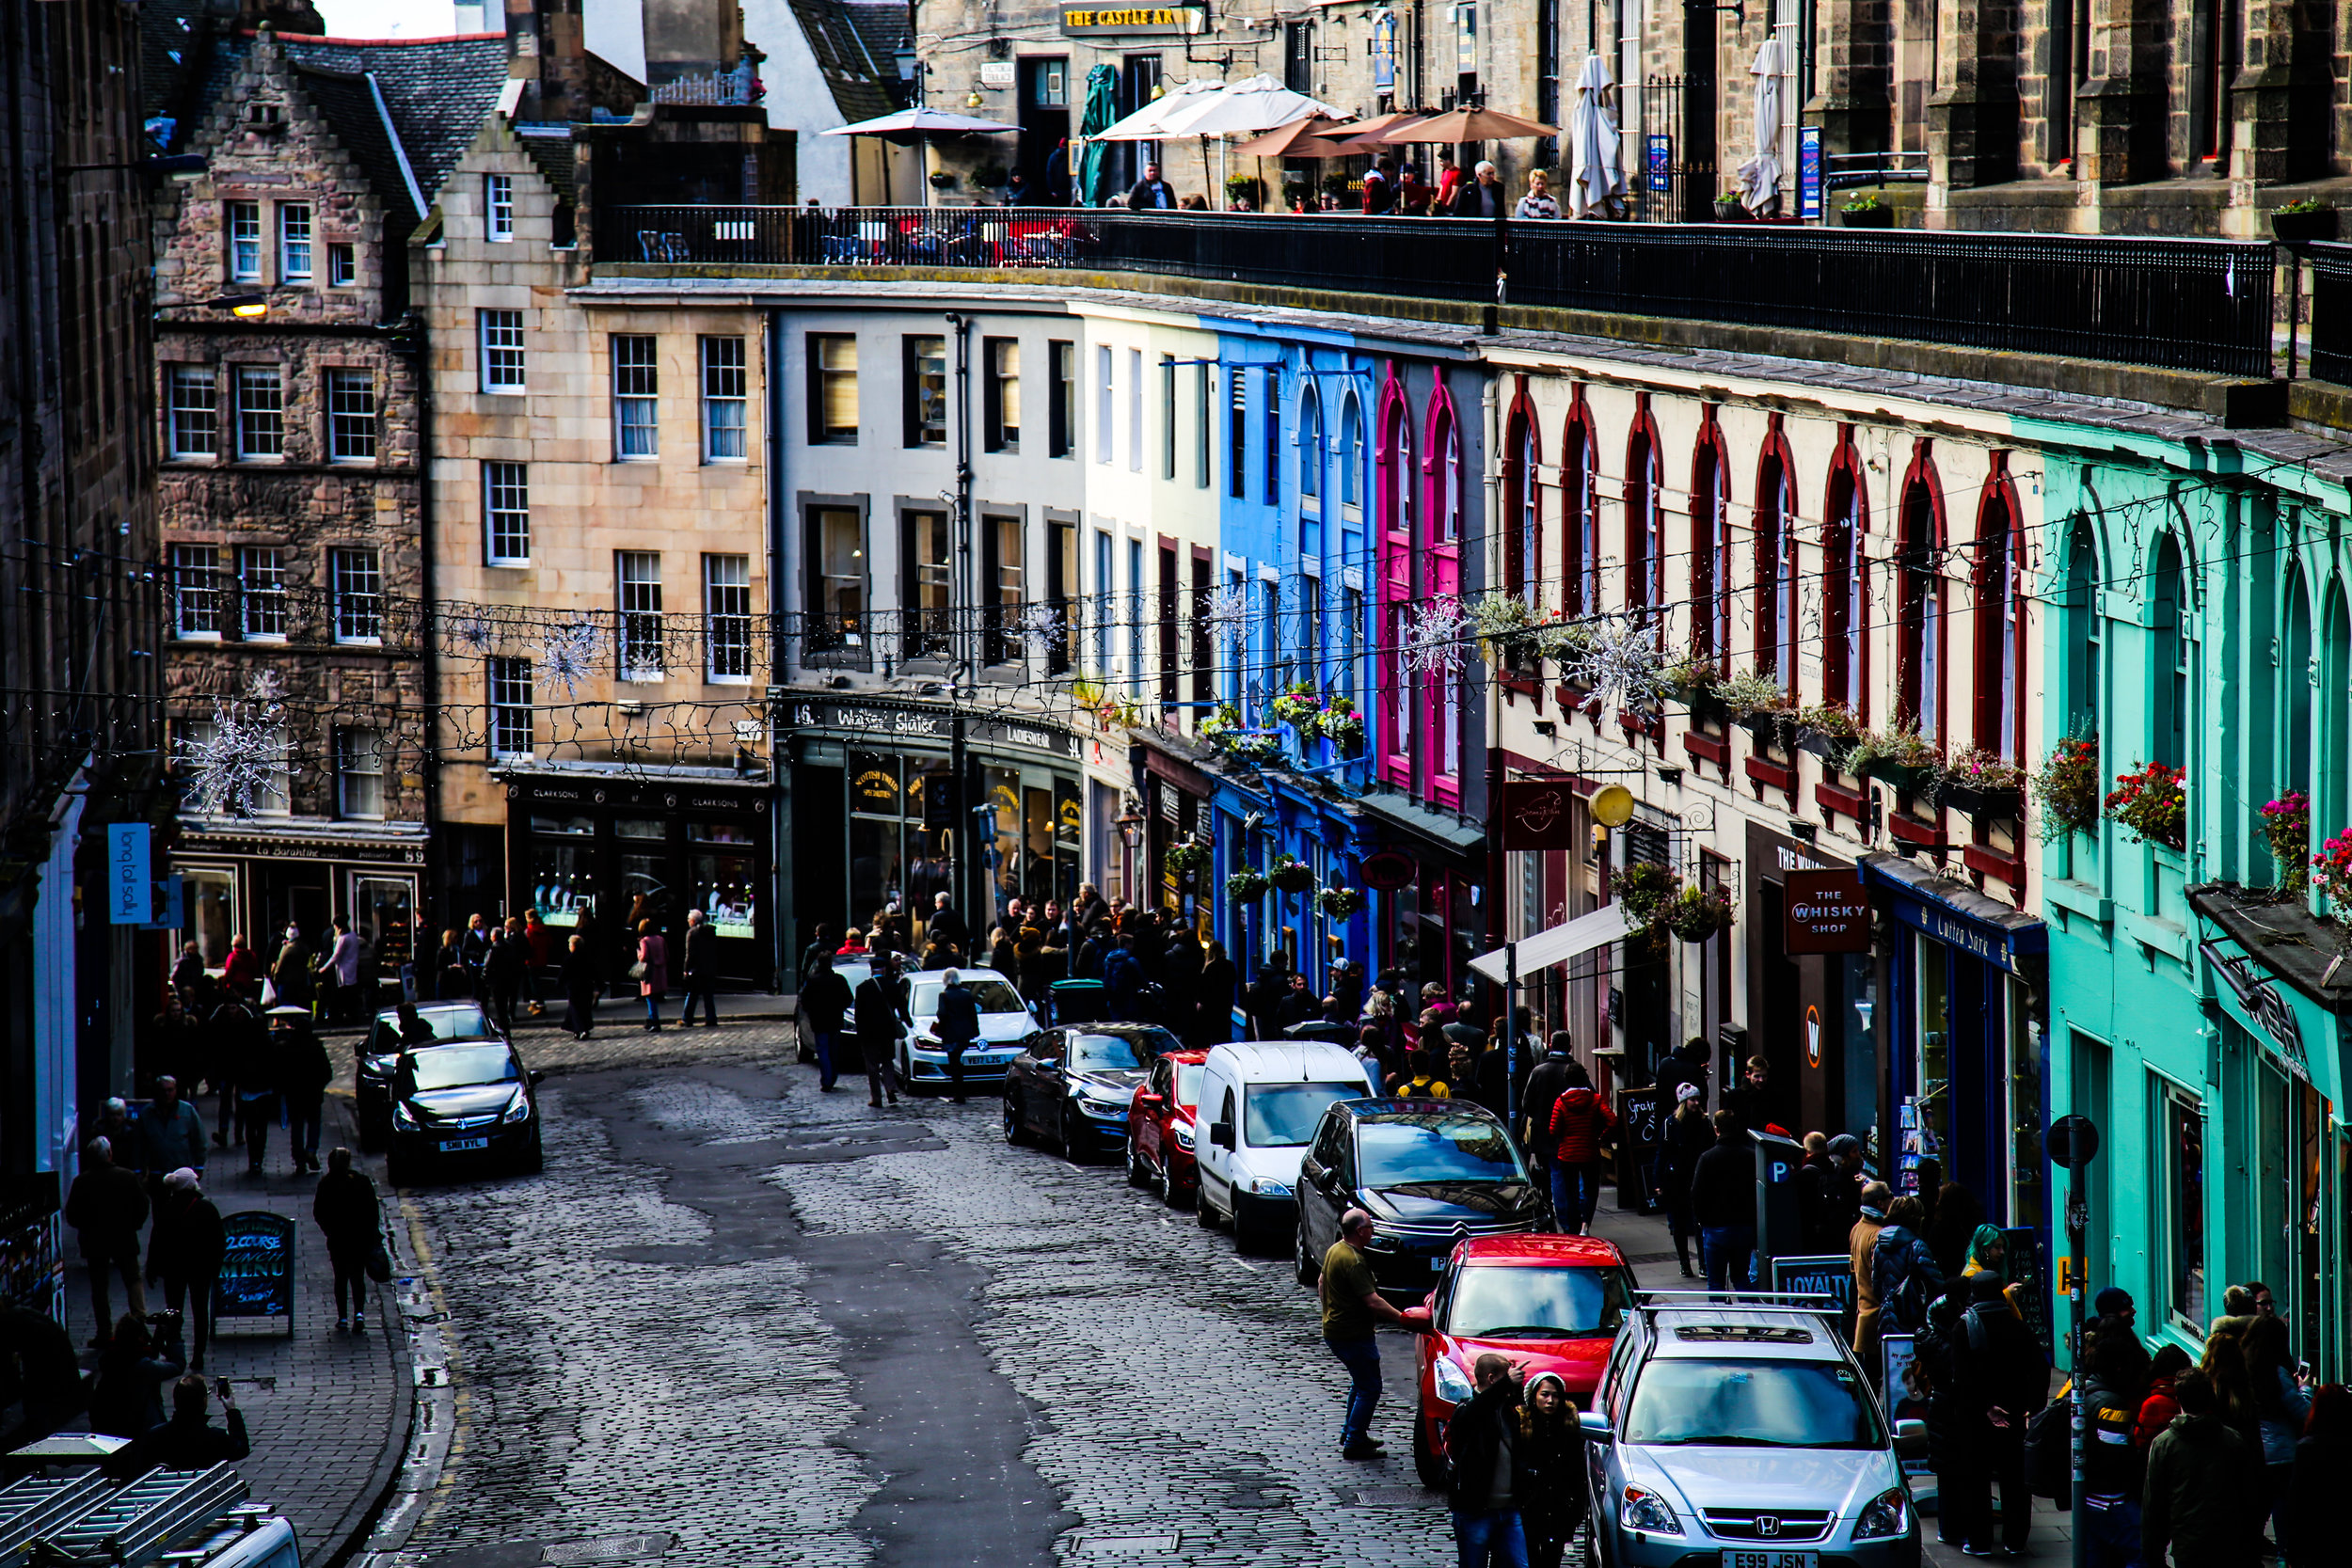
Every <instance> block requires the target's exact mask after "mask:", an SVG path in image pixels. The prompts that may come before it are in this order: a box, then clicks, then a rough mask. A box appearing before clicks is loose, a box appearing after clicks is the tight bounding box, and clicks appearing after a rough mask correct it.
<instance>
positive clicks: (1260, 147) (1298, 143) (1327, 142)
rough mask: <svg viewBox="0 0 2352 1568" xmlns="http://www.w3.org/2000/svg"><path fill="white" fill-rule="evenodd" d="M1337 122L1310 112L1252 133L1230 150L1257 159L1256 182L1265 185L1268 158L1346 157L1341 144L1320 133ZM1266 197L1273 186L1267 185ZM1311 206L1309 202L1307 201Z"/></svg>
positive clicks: (1322, 158) (1312, 158)
mask: <svg viewBox="0 0 2352 1568" xmlns="http://www.w3.org/2000/svg"><path fill="white" fill-rule="evenodd" d="M1339 123H1340V122H1339V121H1338V120H1336V119H1332V118H1331V117H1330V116H1328V115H1310V116H1308V117H1307V118H1306V119H1295V120H1292V121H1291V122H1290V123H1289V124H1288V125H1278V126H1276V127H1275V128H1274V129H1273V130H1271V131H1268V132H1267V133H1266V134H1265V135H1262V136H1252V137H1250V138H1249V140H1248V141H1246V142H1243V143H1242V144H1241V145H1240V146H1239V147H1236V148H1234V149H1233V151H1234V153H1235V154H1236V155H1243V154H1246V155H1248V156H1249V157H1252V158H1255V159H1257V160H1258V183H1259V184H1260V185H1262V186H1263V185H1265V183H1266V182H1265V160H1266V159H1268V158H1277V159H1279V158H1298V159H1306V160H1312V161H1316V162H1321V161H1323V160H1325V159H1329V158H1343V157H1345V156H1347V154H1345V153H1344V152H1342V151H1341V150H1340V144H1339V143H1338V142H1336V141H1333V140H1332V139H1331V138H1330V137H1329V136H1327V135H1324V134H1323V133H1325V132H1327V131H1328V130H1329V129H1330V128H1331V127H1332V126H1334V125H1337V124H1339ZM1266 189H1267V192H1268V196H1269V198H1271V196H1272V195H1273V193H1274V187H1273V186H1267V187H1266ZM1310 205H1311V203H1310Z"/></svg>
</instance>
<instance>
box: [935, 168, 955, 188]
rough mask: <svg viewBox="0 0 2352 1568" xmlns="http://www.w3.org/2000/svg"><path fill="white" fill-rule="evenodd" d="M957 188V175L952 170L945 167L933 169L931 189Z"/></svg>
mask: <svg viewBox="0 0 2352 1568" xmlns="http://www.w3.org/2000/svg"><path fill="white" fill-rule="evenodd" d="M955 188H956V177H955V175H954V173H953V172H952V171H950V170H947V169H944V168H940V169H933V170H932V171H931V189H933V190H935V191H952V190H954V189H955Z"/></svg>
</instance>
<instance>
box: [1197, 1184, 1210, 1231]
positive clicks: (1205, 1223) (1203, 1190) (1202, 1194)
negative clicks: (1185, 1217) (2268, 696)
mask: <svg viewBox="0 0 2352 1568" xmlns="http://www.w3.org/2000/svg"><path fill="white" fill-rule="evenodd" d="M1192 1222H1193V1224H1195V1225H1197V1226H1199V1227H1200V1228H1201V1229H1203V1230H1215V1229H1216V1210H1214V1209H1212V1208H1210V1207H1209V1188H1208V1184H1207V1183H1206V1182H1203V1183H1201V1185H1200V1189H1199V1191H1198V1192H1196V1193H1195V1194H1194V1196H1193V1200H1192Z"/></svg>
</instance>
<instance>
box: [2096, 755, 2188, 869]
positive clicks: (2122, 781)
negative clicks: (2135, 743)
mask: <svg viewBox="0 0 2352 1568" xmlns="http://www.w3.org/2000/svg"><path fill="white" fill-rule="evenodd" d="M2106 807H2107V815H2108V816H2112V817H2114V818H2115V819H2116V820H2117V821H2118V822H2121V823H2122V824H2123V828H2124V831H2125V832H2129V833H2130V834H2131V835H2132V838H2133V840H2134V841H2135V842H2136V843H2140V844H2161V845H2163V846H2164V847H2166V848H2168V849H2179V848H2182V847H2185V846H2186V844H2187V843H2188V794H2187V788H2186V784H2185V774H2184V772H2183V770H2182V769H2180V768H2168V767H2167V766H2165V765H2164V764H2163V763H2161V762H2150V763H2143V764H2141V765H2140V766H2138V767H2137V768H2133V769H2132V770H2131V771H2130V772H2128V773H2118V774H2117V775H2116V776H2115V787H2114V788H2113V789H2112V790H2109V791H2108V792H2107V800H2106Z"/></svg>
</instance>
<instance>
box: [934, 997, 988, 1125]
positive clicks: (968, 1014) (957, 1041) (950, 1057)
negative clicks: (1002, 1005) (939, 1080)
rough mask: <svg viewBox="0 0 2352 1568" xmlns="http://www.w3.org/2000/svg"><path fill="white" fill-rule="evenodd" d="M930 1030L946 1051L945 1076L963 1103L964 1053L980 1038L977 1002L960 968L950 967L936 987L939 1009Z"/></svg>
mask: <svg viewBox="0 0 2352 1568" xmlns="http://www.w3.org/2000/svg"><path fill="white" fill-rule="evenodd" d="M931 1032H932V1033H933V1034H935V1035H937V1036H938V1037H939V1043H940V1045H941V1046H942V1047H944V1048H945V1049H946V1053H947V1077H948V1079H949V1080H950V1081H951V1082H952V1083H953V1084H954V1085H955V1088H956V1093H955V1101H956V1103H957V1104H959V1105H961V1104H962V1103H963V1102H964V1099H963V1053H964V1052H966V1051H968V1050H970V1049H971V1046H972V1042H973V1041H974V1040H977V1039H978V1038H979V1037H980V1004H979V1001H978V999H977V998H976V997H975V996H973V994H972V992H971V990H970V989H969V988H968V987H966V986H965V985H964V983H963V974H962V973H961V971H959V970H953V969H951V970H949V971H948V972H947V974H946V983H945V984H944V985H942V986H941V987H940V989H939V1011H938V1013H937V1015H936V1016H935V1017H934V1018H933V1019H932V1021H931Z"/></svg>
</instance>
